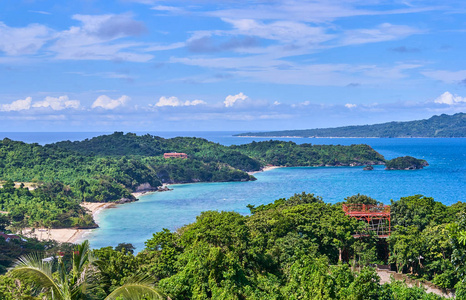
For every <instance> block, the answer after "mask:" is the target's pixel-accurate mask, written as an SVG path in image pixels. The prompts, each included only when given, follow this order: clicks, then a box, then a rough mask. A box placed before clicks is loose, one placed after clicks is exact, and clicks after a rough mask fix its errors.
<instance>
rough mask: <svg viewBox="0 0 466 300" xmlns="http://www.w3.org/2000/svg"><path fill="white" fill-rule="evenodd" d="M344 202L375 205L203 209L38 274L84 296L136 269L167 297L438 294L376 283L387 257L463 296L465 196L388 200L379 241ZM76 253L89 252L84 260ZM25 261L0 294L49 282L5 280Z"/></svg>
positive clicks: (307, 200)
mask: <svg viewBox="0 0 466 300" xmlns="http://www.w3.org/2000/svg"><path fill="white" fill-rule="evenodd" d="M344 203H346V204H348V203H364V204H376V205H377V204H380V202H378V201H377V200H376V199H373V198H371V197H369V196H366V195H360V194H358V195H353V196H350V197H347V198H346V199H345V200H344V201H343V202H342V203H336V204H329V203H325V202H324V201H323V199H322V198H321V197H318V196H315V195H313V194H306V193H302V194H296V195H294V196H292V197H290V198H288V199H284V198H283V199H278V200H276V201H274V202H273V203H269V204H266V205H260V206H257V207H256V206H253V205H249V209H250V211H251V213H250V215H246V216H245V215H240V214H238V213H235V212H218V211H207V212H203V213H202V214H201V215H199V216H198V217H197V219H196V221H195V222H194V223H192V224H189V225H186V226H184V227H182V228H180V229H178V230H176V231H170V230H167V229H164V230H162V231H160V232H157V233H155V234H154V235H153V237H152V238H150V239H149V240H147V241H146V243H145V248H144V249H142V250H141V251H140V252H139V253H137V254H136V255H135V254H134V253H133V249H134V248H133V247H132V245H130V244H120V245H119V246H118V247H116V248H113V247H105V248H101V249H95V250H93V251H92V252H87V251H84V250H79V252H78V253H74V252H71V254H69V255H68V256H65V257H63V258H60V259H59V260H56V261H55V262H53V263H52V264H51V266H50V267H47V268H50V269H48V270H49V271H47V272H49V273H47V274H50V272H52V276H51V278H52V279H51V280H52V281H53V282H54V284H56V285H57V287H56V289H57V290H58V289H59V288H60V289H61V288H62V287H66V289H68V290H69V292H67V293H69V294H72V293H73V291H77V292H76V293H80V294H81V295H82V294H86V295H88V296H87V297H91V298H89V299H105V297H108V295H111V294H112V293H114V292H116V291H121V289H120V287H121V286H124V285H125V284H129V283H131V282H134V281H135V278H136V279H137V278H145V279H146V281H145V282H147V279H150V281H151V284H152V285H150V286H151V287H155V288H156V291H157V292H158V293H160V294H164V295H166V296H169V297H170V298H171V299H348V300H350V299H351V300H352V299H380V300H385V299H387V300H388V299H390V300H391V299H393V300H395V299H443V298H442V297H441V296H438V295H435V294H431V293H427V292H426V291H425V290H424V289H423V288H422V287H409V286H408V285H407V284H406V283H403V282H400V281H391V282H388V283H385V282H384V283H382V282H381V280H380V277H379V273H378V272H377V271H376V269H375V268H374V267H373V266H375V264H379V263H380V264H383V263H388V264H390V265H391V266H392V268H393V269H395V270H397V271H398V272H399V273H404V274H406V275H407V276H409V277H412V278H417V279H418V280H420V281H426V280H427V281H431V282H433V283H435V284H436V285H437V286H439V287H440V288H445V289H451V288H456V293H457V299H462V298H461V297H464V295H465V294H466V288H465V287H466V280H465V275H464V274H466V273H465V272H466V264H465V261H464V254H465V253H466V214H465V212H466V204H464V203H461V202H458V203H456V204H453V205H450V206H446V205H444V204H442V203H440V202H437V201H435V200H434V199H432V198H430V197H425V196H422V195H414V196H409V197H402V198H400V199H398V200H392V203H391V210H392V225H393V230H392V233H391V235H390V237H389V238H388V239H387V240H385V239H380V238H378V237H377V236H375V235H374V233H373V232H371V231H370V230H368V228H367V224H366V223H365V222H363V221H358V220H356V219H354V218H350V217H348V216H346V215H345V213H344V212H343V210H342V204H344ZM361 232H365V234H362V235H358V236H355V235H354V234H355V233H361ZM81 247H82V245H81ZM74 251H76V249H75V250H74ZM80 253H88V254H89V255H88V256H87V258H85V259H84V260H83V259H82V258H79V255H80ZM30 261H32V259H24V258H23V259H21V260H20V261H19V262H18V263H16V265H15V266H14V267H13V269H12V270H11V271H10V272H9V273H7V274H6V275H3V276H0V298H1V296H3V297H4V298H5V299H26V298H24V297H25V295H28V297H31V298H30V299H36V298H33V297H37V295H40V293H43V294H42V295H44V293H45V294H46V293H51V292H52V291H53V289H54V288H55V287H53V286H52V285H51V284H49V285H44V282H46V281H45V280H44V281H41V284H40V285H37V287H40V289H37V288H29V286H30V285H27V286H28V288H26V287H25V285H24V284H23V285H21V284H19V283H18V282H15V281H11V278H20V279H21V281H20V282H23V281H24V280H25V282H30V280H31V278H30V277H28V276H20V275H19V274H20V273H21V271H20V270H21V268H22V267H24V266H26V265H29V262H30ZM78 261H80V262H82V263H77V262H78ZM41 266H42V267H43V266H44V264H42V265H41ZM42 267H41V268H42ZM37 268H38V269H41V268H39V267H37ZM18 272H19V273H18ZM83 272H85V274H87V275H83ZM77 274H79V275H77ZM88 275H89V276H88ZM87 276H88V277H87ZM78 277H79V278H83V279H82V280H81V281H79V284H77V283H78V281H77V280H76V278H78ZM73 278H75V279H73ZM81 284H83V285H81ZM34 287H36V286H34ZM2 293H3V294H2ZM56 293H58V292H56ZM8 297H9V298H8ZM21 297H23V298H21ZM82 299H84V298H82ZM122 299H128V298H125V297H123V298H122Z"/></svg>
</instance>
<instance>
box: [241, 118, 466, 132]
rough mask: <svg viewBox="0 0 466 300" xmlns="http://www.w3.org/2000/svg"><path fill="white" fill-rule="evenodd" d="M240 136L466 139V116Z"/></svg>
mask: <svg viewBox="0 0 466 300" xmlns="http://www.w3.org/2000/svg"><path fill="white" fill-rule="evenodd" d="M237 136H259V137H290V136H293V137H361V138H364V137H380V138H396V137H398V138H399V137H401V138H407V137H408V138H409V137H466V114H465V113H457V114H454V115H446V114H442V115H439V116H432V117H431V118H429V119H425V120H417V121H409V122H388V123H381V124H375V125H358V126H344V127H336V128H317V129H304V130H283V131H268V132H247V133H240V134H237Z"/></svg>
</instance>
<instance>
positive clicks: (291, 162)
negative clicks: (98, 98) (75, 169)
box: [52, 132, 385, 171]
mask: <svg viewBox="0 0 466 300" xmlns="http://www.w3.org/2000/svg"><path fill="white" fill-rule="evenodd" d="M52 146H54V147H58V148H61V149H65V150H66V151H74V152H78V153H81V154H84V155H93V156H102V157H106V156H107V157H119V156H130V157H133V158H137V157H139V158H144V157H145V159H148V158H151V159H153V158H154V157H160V156H162V155H163V153H165V152H182V153H186V154H188V156H189V158H190V159H191V160H198V161H201V162H203V163H214V162H216V163H224V164H228V165H229V166H231V167H233V168H236V169H239V170H243V171H258V170H260V169H261V167H262V166H264V165H267V164H271V165H275V166H288V167H291V166H351V165H353V166H356V165H366V164H383V163H384V162H385V160H384V157H383V156H382V155H380V154H379V153H377V152H376V151H375V150H374V149H372V148H371V147H370V146H368V145H351V146H341V145H311V144H301V145H298V144H296V143H293V142H283V141H264V142H259V143H256V142H252V143H250V144H246V145H240V146H236V145H233V146H229V147H227V146H223V145H221V144H217V143H213V142H210V141H208V140H206V139H202V138H194V137H176V138H172V139H164V138H161V137H158V136H152V135H149V134H146V135H143V136H137V135H135V134H134V133H127V134H123V133H122V132H115V133H113V134H111V135H103V136H99V137H95V138H92V139H89V140H88V139H86V140H84V141H81V142H70V141H66V142H59V143H56V144H54V145H52Z"/></svg>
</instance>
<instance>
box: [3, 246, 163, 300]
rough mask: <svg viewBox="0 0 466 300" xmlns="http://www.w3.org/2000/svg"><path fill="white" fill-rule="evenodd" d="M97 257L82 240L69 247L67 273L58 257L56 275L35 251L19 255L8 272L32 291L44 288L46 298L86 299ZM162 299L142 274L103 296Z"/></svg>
mask: <svg viewBox="0 0 466 300" xmlns="http://www.w3.org/2000/svg"><path fill="white" fill-rule="evenodd" d="M96 262H97V259H96V258H94V257H93V256H92V253H91V251H90V248H89V242H88V241H84V242H83V243H82V244H80V245H77V246H76V248H75V251H73V259H72V269H71V271H70V272H69V273H68V272H67V270H66V268H65V265H64V263H63V261H62V260H61V258H60V259H59V262H58V270H57V274H56V276H54V274H53V272H52V265H51V264H50V263H48V262H44V261H43V260H42V259H41V258H40V257H39V256H37V255H28V256H23V257H21V258H20V259H19V260H18V261H17V262H16V264H15V266H14V267H13V268H12V269H11V270H10V275H11V276H13V277H15V278H18V279H20V280H27V281H28V282H32V283H33V284H34V291H35V292H44V293H45V294H46V296H47V299H52V300H81V299H87V296H86V294H87V288H88V287H89V286H92V284H93V283H94V282H93V281H94V280H95V275H96V274H97V273H98V270H97V268H96V267H95V266H96V265H97V264H96ZM118 297H120V298H119V299H128V300H132V299H142V298H143V297H145V298H144V299H164V296H163V295H162V294H161V293H160V292H159V291H157V290H156V289H155V288H154V287H152V286H151V285H150V284H149V282H148V281H147V280H146V279H145V278H139V279H138V278H134V279H133V280H132V281H130V282H128V283H126V284H125V285H123V286H121V287H119V288H117V289H115V290H114V291H113V292H112V293H111V294H110V295H108V296H107V297H106V298H105V300H111V299H116V298H118Z"/></svg>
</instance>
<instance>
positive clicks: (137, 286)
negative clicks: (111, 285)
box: [105, 283, 166, 300]
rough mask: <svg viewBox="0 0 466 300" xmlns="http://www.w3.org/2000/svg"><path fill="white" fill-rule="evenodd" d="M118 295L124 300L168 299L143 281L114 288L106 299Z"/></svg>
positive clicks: (109, 299)
mask: <svg viewBox="0 0 466 300" xmlns="http://www.w3.org/2000/svg"><path fill="white" fill-rule="evenodd" d="M118 297H121V298H123V299H124V300H141V299H166V297H165V296H164V295H163V294H162V293H161V292H159V291H158V290H157V289H156V288H154V287H151V286H148V285H146V284H143V283H127V284H125V285H123V286H121V287H119V288H117V289H116V290H114V291H113V292H112V293H111V294H110V295H108V296H107V297H106V298H105V300H115V299H117V298H118Z"/></svg>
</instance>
